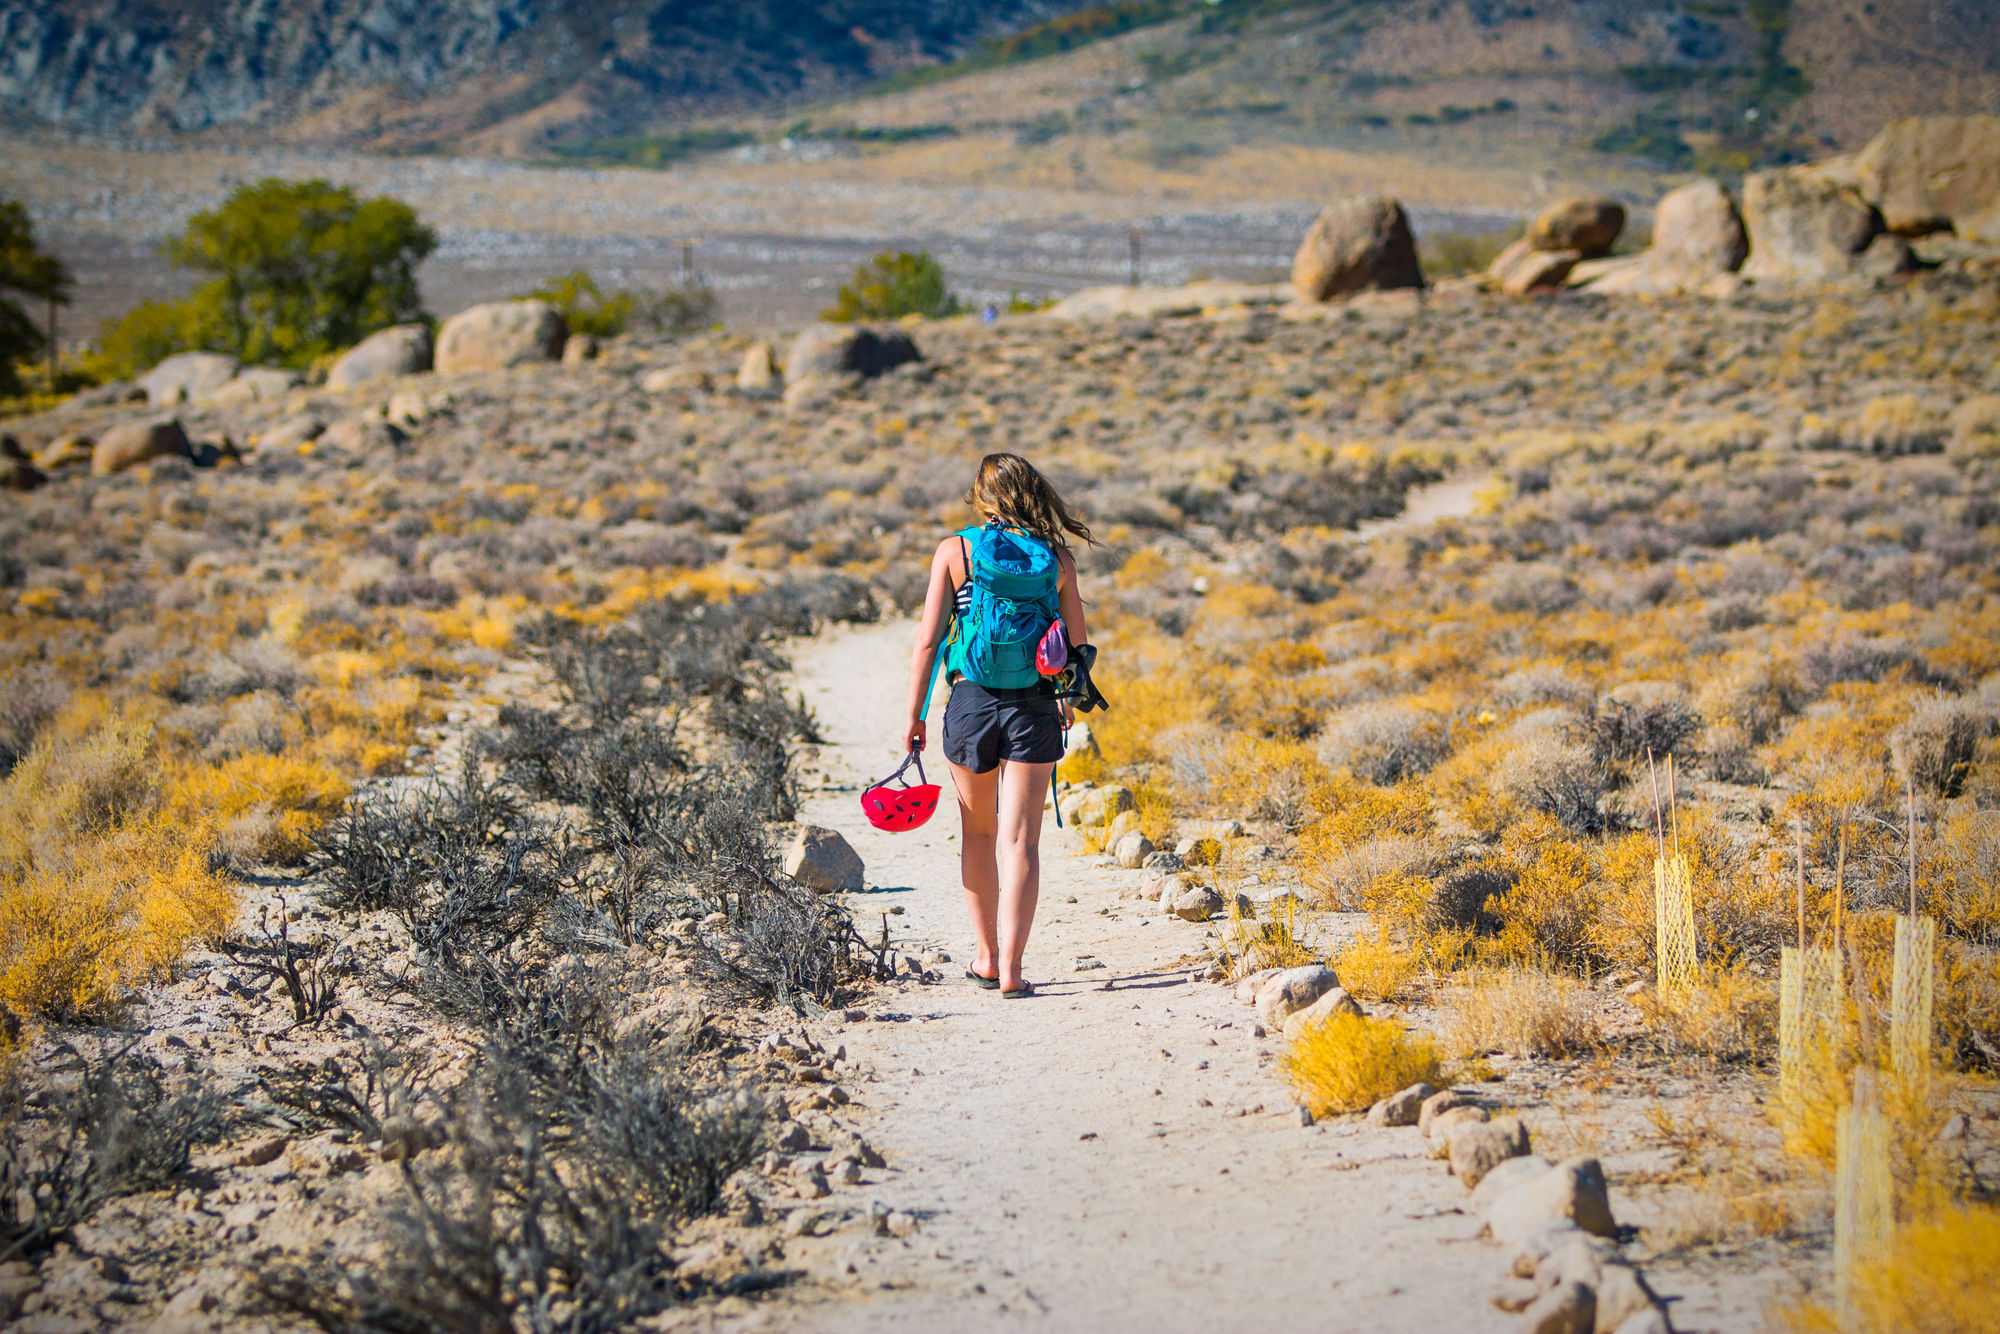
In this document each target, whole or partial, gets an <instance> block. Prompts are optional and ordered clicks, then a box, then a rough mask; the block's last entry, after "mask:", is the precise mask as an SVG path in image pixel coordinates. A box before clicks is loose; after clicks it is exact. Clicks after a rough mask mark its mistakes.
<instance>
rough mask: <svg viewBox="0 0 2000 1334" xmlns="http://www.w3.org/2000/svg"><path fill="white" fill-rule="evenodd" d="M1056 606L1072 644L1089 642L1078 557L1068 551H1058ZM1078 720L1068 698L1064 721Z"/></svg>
mask: <svg viewBox="0 0 2000 1334" xmlns="http://www.w3.org/2000/svg"><path fill="white" fill-rule="evenodd" d="M1056 570H1057V573H1058V580H1057V583H1056V606H1057V608H1058V609H1059V610H1060V612H1061V613H1062V622H1063V633H1065V634H1067V635H1068V636H1069V642H1070V643H1072V644H1088V643H1089V642H1090V627H1089V626H1088V625H1086V624H1085V623H1084V619H1083V594H1082V592H1080V591H1079V590H1078V588H1077V584H1076V557H1075V556H1073V555H1071V554H1070V553H1069V552H1067V551H1063V550H1061V549H1058V550H1057V551H1056ZM1075 722H1076V709H1075V706H1073V705H1072V704H1071V703H1070V702H1069V701H1068V700H1064V701H1063V702H1062V723H1063V726H1064V727H1069V726H1070V725H1072V724H1073V723H1075Z"/></svg>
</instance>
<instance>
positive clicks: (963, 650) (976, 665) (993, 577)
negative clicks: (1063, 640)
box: [944, 523, 1059, 690]
mask: <svg viewBox="0 0 2000 1334" xmlns="http://www.w3.org/2000/svg"><path fill="white" fill-rule="evenodd" d="M958 538H959V541H960V542H961V543H963V544H964V548H965V565H966V571H967V581H968V582H969V583H970V584H971V586H972V599H971V605H970V606H968V607H967V608H966V609H965V612H964V613H963V614H962V615H960V616H959V617H958V618H957V619H956V621H955V622H954V623H953V625H952V628H951V639H950V641H949V642H948V643H947V644H946V645H945V663H944V669H945V671H946V672H947V673H950V672H957V673H958V674H959V675H960V676H963V677H964V678H965V679H966V680H968V681H973V682H976V683H978V684H979V685H982V686H987V687H990V688H992V689H995V690H1019V689H1022V688H1024V687H1026V686H1031V685H1034V684H1036V683H1037V682H1039V681H1040V680H1041V679H1042V674H1041V672H1040V670H1039V669H1037V668H1036V666H1035V647H1036V645H1038V644H1039V643H1040V642H1041V639H1042V635H1043V634H1044V633H1045V632H1046V631H1047V630H1048V628H1049V622H1051V621H1053V620H1055V618H1056V616H1057V614H1058V612H1059V606H1058V603H1057V601H1056V587H1057V581H1058V578H1059V572H1058V570H1057V568H1056V555H1055V552H1053V551H1051V550H1050V549H1049V548H1048V546H1047V545H1046V544H1044V543H1043V542H1041V541H1040V540H1038V539H1036V538H1033V537H1029V536H1027V535H1026V534H1025V533H1019V532H1016V531H1014V530H1013V529H1011V528H1002V527H1001V526H1000V525H999V524H997V523H995V524H988V525H986V526H985V527H984V528H967V529H965V530H964V531H963V532H961V533H960V534H959V535H958Z"/></svg>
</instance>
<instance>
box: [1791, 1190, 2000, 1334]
mask: <svg viewBox="0 0 2000 1334" xmlns="http://www.w3.org/2000/svg"><path fill="white" fill-rule="evenodd" d="M1996 1247H2000V1209H1996V1208H1994V1207H1993V1206H1991V1205H1984V1204H1967V1205H1960V1206H1956V1207H1951V1208H1946V1209H1943V1210H1941V1211H1938V1212H1935V1213H1929V1214H1926V1215H1924V1216H1920V1217H1915V1218H1912V1219H1910V1220H1909V1221H1908V1222H1906V1223H1904V1224H1903V1225H1902V1226H1901V1227H1899V1228H1897V1229H1896V1231H1895V1234H1894V1236H1893V1237H1892V1238H1891V1239H1890V1241H1889V1244H1888V1245H1887V1246H1886V1247H1884V1248H1882V1250H1881V1251H1879V1252H1877V1253H1874V1254H1870V1255H1865V1256H1862V1257H1860V1259H1859V1263H1858V1265H1857V1268H1856V1272H1855V1275H1854V1286H1853V1292H1854V1297H1853V1307H1852V1310H1851V1311H1836V1310H1834V1309H1833V1308H1832V1307H1830V1306H1823V1305H1821V1304H1819V1303H1817V1302H1812V1301H1804V1302H1800V1303H1798V1304H1797V1305H1793V1306H1790V1307H1788V1308H1785V1309H1783V1310H1781V1311H1779V1312H1778V1313H1777V1318H1778V1323H1779V1324H1780V1325H1781V1326H1782V1327H1783V1328H1785V1329H1789V1330H1795V1331H1799V1332H1800V1334H1806V1332H1807V1331H1811V1332H1812V1334H1833V1332H1834V1331H1842V1334H1892V1332H1893V1334H1994V1331H2000V1273H1996V1271H1995V1269H1994V1267H1993V1263H1992V1259H1993V1255H1994V1254H1995V1248H1996Z"/></svg>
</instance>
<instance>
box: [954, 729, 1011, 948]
mask: <svg viewBox="0 0 2000 1334" xmlns="http://www.w3.org/2000/svg"><path fill="white" fill-rule="evenodd" d="M947 763H949V761H947ZM1000 773H1001V771H1000V770H999V769H989V770H987V771H986V772H985V773H983V774H976V773H974V772H972V770H970V769H966V768H962V767H960V766H959V765H956V764H952V765H951V785H952V787H953V788H954V789H955V790H956V791H957V793H958V830H959V833H958V875H959V879H960V881H961V882H962V883H963V884H964V885H965V909H966V911H967V912H968V913H970V914H971V916H972V934H973V938H974V940H975V941H976V942H977V948H976V949H975V951H974V954H973V960H972V971H973V972H975V973H977V974H979V975H980V976H981V977H993V976H996V975H997V974H998V973H999V971H1000V965H999V962H998V957H999V948H1000V947H999V939H998V924H997V922H998V915H999V911H1000V871H999V868H998V866H997V864H996V863H995V861H994V855H993V850H994V842H995V840H996V838H997V836H998V832H999V815H998V811H997V807H998V805H999V791H1000Z"/></svg>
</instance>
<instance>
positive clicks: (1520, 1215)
mask: <svg viewBox="0 0 2000 1334" xmlns="http://www.w3.org/2000/svg"><path fill="white" fill-rule="evenodd" d="M1564 1219H1566V1220H1568V1221H1569V1222H1572V1223H1574V1224H1576V1225H1577V1227H1579V1228H1581V1229H1583V1230H1584V1231H1585V1232H1589V1233H1593V1234H1595V1235H1597V1236H1600V1237H1615V1236H1617V1235H1618V1225H1617V1223H1616V1222H1615V1221H1614V1220H1613V1219H1612V1217H1611V1195H1610V1192H1609V1191H1608V1190H1607V1189H1606V1187H1605V1184H1604V1169H1603V1168H1602V1167H1601V1166H1599V1165H1598V1162H1597V1160H1596V1159H1595V1158H1569V1159H1565V1160H1564V1161H1562V1162H1560V1163H1557V1164H1556V1165H1555V1166H1554V1167H1551V1168H1550V1169H1549V1170H1548V1171H1546V1172H1542V1173H1538V1174H1536V1175H1535V1176H1532V1177H1529V1178H1528V1179H1527V1180H1526V1181H1521V1182H1518V1183H1516V1184H1515V1185H1514V1186H1513V1188H1512V1189H1510V1190H1508V1191H1507V1192H1506V1193H1505V1194H1503V1195H1501V1196H1499V1197H1498V1198H1497V1199H1495V1200H1494V1201H1493V1203H1492V1206H1491V1207H1490V1208H1489V1209H1488V1210H1487V1214H1486V1225H1487V1226H1488V1227H1489V1228H1491V1229H1492V1230H1493V1236H1494V1239H1495V1240H1497V1241H1499V1242H1500V1243H1501V1244H1502V1245H1507V1246H1513V1245H1518V1244H1519V1243H1520V1242H1521V1241H1523V1240H1524V1239H1525V1238H1526V1237H1527V1236H1528V1234H1529V1233H1531V1232H1533V1231H1534V1230H1535V1229H1536V1228H1538V1227H1541V1226H1542V1225H1544V1224H1546V1223H1553V1222H1556V1221H1558V1220H1564Z"/></svg>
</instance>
